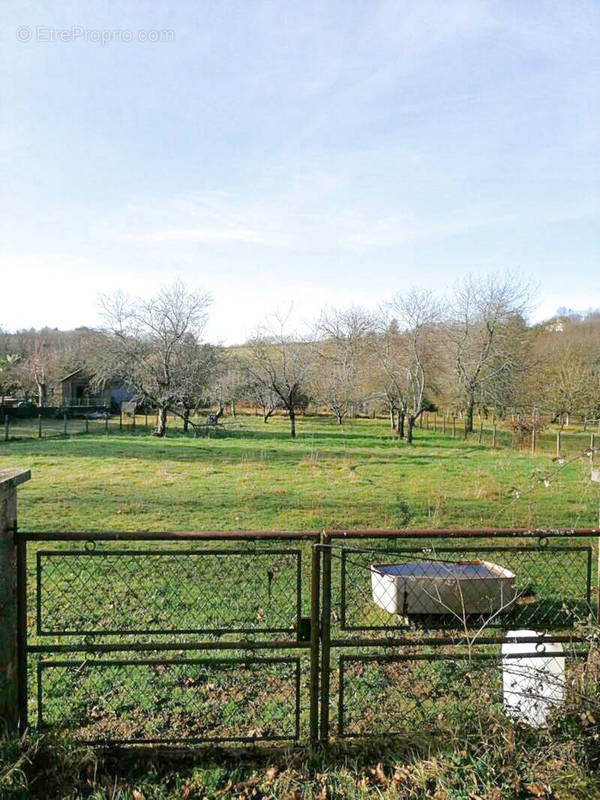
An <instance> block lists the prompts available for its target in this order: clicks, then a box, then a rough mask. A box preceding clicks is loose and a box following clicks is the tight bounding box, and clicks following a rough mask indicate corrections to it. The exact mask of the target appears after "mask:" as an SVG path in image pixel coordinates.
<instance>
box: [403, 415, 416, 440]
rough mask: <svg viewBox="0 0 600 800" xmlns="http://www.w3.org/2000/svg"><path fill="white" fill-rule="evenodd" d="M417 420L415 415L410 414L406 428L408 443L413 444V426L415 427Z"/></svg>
mask: <svg viewBox="0 0 600 800" xmlns="http://www.w3.org/2000/svg"><path fill="white" fill-rule="evenodd" d="M416 421H417V420H416V419H415V417H413V415H412V414H409V415H408V426H407V428H406V441H407V442H408V444H412V440H413V428H414V427H415V422H416Z"/></svg>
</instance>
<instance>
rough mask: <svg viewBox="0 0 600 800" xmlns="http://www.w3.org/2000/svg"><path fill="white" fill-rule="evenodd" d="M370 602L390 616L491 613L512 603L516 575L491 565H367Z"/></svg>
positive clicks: (488, 562)
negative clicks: (369, 575) (369, 574)
mask: <svg viewBox="0 0 600 800" xmlns="http://www.w3.org/2000/svg"><path fill="white" fill-rule="evenodd" d="M371 592H372V595H373V600H374V602H375V603H376V604H377V605H378V606H379V607H380V608H383V609H384V610H385V611H389V613H390V614H401V615H402V616H410V615H418V614H438V615H441V614H452V615H456V616H459V617H461V618H462V617H463V615H466V614H494V613H496V612H498V611H500V610H501V609H508V608H509V607H510V606H511V605H512V603H513V602H514V600H515V597H516V589H515V575H514V573H513V572H510V570H507V569H504V567H500V566H498V565H497V564H492V563H491V562H490V561H481V560H477V561H454V562H451V561H434V560H431V561H426V560H423V561H411V562H406V563H401V564H373V565H371Z"/></svg>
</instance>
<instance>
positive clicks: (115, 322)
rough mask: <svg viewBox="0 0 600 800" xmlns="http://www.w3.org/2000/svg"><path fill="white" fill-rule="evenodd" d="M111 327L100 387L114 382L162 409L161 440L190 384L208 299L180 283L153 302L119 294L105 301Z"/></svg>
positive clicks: (100, 370)
mask: <svg viewBox="0 0 600 800" xmlns="http://www.w3.org/2000/svg"><path fill="white" fill-rule="evenodd" d="M101 305H102V315H103V318H104V320H105V322H106V324H107V330H106V333H107V336H106V340H105V347H104V348H103V351H102V352H101V354H100V358H99V363H98V370H97V377H96V379H97V380H99V381H102V380H106V379H107V378H112V377H115V376H118V377H120V378H121V379H122V380H123V382H124V383H126V384H127V385H129V386H130V387H132V388H133V390H134V391H135V392H136V393H137V394H138V395H139V396H141V397H144V398H146V400H147V401H149V402H150V403H152V404H153V405H154V406H156V408H157V409H158V419H157V430H156V432H157V434H158V435H159V436H164V435H165V433H166V421H167V411H168V410H169V409H172V410H176V407H177V404H178V402H180V399H181V396H182V381H184V382H185V381H187V378H186V377H184V376H186V375H187V372H186V369H185V365H186V364H187V360H188V358H189V357H190V348H191V344H192V343H194V344H198V343H199V341H200V337H201V335H202V333H203V330H204V326H205V324H206V320H207V310H208V307H209V305H210V297H209V295H207V294H204V293H200V292H190V291H188V290H187V289H186V288H185V286H184V285H183V284H182V283H180V282H176V283H174V284H173V285H172V286H171V287H169V288H165V289H162V290H161V291H160V292H159V293H158V294H157V295H156V296H154V297H152V298H151V299H149V300H142V299H131V298H128V297H126V296H125V295H123V294H122V293H121V292H117V293H116V294H114V295H112V296H109V297H102V298H101Z"/></svg>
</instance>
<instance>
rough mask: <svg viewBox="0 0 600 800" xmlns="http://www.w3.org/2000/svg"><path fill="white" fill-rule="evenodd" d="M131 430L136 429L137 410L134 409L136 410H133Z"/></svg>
mask: <svg viewBox="0 0 600 800" xmlns="http://www.w3.org/2000/svg"><path fill="white" fill-rule="evenodd" d="M131 430H132V431H134V430H135V411H134V412H133V414H132V415H131Z"/></svg>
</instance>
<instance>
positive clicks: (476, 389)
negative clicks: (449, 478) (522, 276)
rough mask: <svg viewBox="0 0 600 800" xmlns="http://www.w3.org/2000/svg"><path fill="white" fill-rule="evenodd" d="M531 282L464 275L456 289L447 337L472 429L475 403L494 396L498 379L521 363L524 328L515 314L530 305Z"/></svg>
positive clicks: (461, 395) (468, 423) (470, 429)
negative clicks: (521, 333) (521, 332)
mask: <svg viewBox="0 0 600 800" xmlns="http://www.w3.org/2000/svg"><path fill="white" fill-rule="evenodd" d="M529 298H530V288H529V286H528V284H526V283H524V282H523V281H521V280H519V279H518V278H516V277H515V276H513V275H510V274H507V275H505V276H503V277H498V276H495V275H492V276H488V277H484V278H474V277H472V276H469V277H467V278H466V279H465V280H463V281H462V282H461V283H460V284H459V285H458V286H457V287H456V290H455V292H454V297H453V301H452V304H451V320H450V324H449V325H448V339H447V341H448V342H449V344H450V345H451V347H452V357H453V360H454V364H455V369H456V375H457V378H458V388H459V393H460V397H461V399H462V403H463V407H464V408H465V412H466V420H465V426H466V430H467V431H472V430H473V414H474V410H475V406H476V405H477V403H485V402H486V400H489V399H491V398H493V388H494V385H497V384H498V381H499V380H500V378H501V377H502V378H503V380H504V381H506V377H507V375H514V372H515V370H516V369H517V368H518V365H519V356H520V339H519V336H520V333H519V332H520V331H524V330H525V329H524V326H516V325H515V324H514V321H515V318H517V317H521V316H522V315H523V314H524V313H525V311H526V308H527V306H528V303H529Z"/></svg>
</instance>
